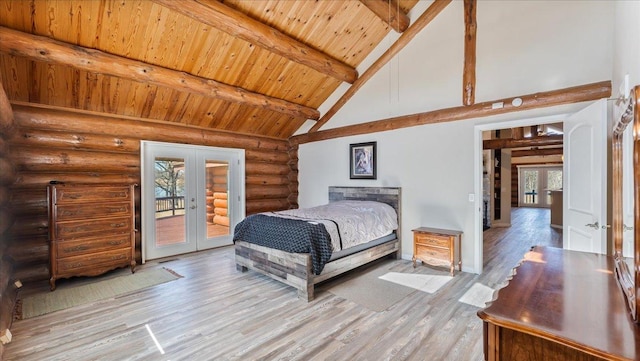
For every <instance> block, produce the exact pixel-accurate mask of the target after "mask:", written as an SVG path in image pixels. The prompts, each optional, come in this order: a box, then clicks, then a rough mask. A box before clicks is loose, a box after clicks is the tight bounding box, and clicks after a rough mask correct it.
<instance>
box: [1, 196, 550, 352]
mask: <svg viewBox="0 0 640 361" xmlns="http://www.w3.org/2000/svg"><path fill="white" fill-rule="evenodd" d="M512 221H513V226H512V227H511V228H492V229H489V230H487V231H485V233H484V239H485V253H484V259H485V272H484V273H483V274H482V275H475V274H470V273H458V274H457V275H456V276H455V277H454V279H453V280H451V281H449V282H448V283H447V284H446V285H445V286H444V287H443V288H441V289H440V290H439V291H437V292H435V293H433V294H429V293H424V292H419V291H418V292H414V293H413V294H411V295H410V296H408V297H406V298H405V299H403V300H402V301H400V302H399V303H396V304H395V305H394V306H392V307H391V308H389V309H387V310H386V311H384V312H374V311H370V310H368V309H366V308H364V307H362V306H360V305H358V304H355V303H353V302H351V301H348V300H345V299H342V298H339V297H337V296H334V295H333V294H331V293H330V292H328V291H326V289H327V288H329V287H330V285H331V284H330V283H329V284H325V285H323V286H322V287H321V288H320V290H319V291H318V292H317V298H316V299H315V300H314V301H313V302H311V303H308V304H307V303H305V302H302V301H299V300H298V299H297V298H296V291H295V290H294V289H293V288H290V287H287V286H285V285H282V284H280V283H278V282H276V281H272V280H271V279H269V278H267V277H264V276H261V275H258V274H257V273H254V272H246V273H240V272H237V271H236V269H235V264H234V262H233V249H232V248H230V247H226V248H221V249H216V250H213V251H207V252H200V253H197V254H192V255H184V256H178V257H174V259H169V260H164V261H165V262H162V263H161V262H150V263H147V264H146V265H144V266H142V267H167V268H170V269H172V270H174V271H175V272H177V273H179V274H181V275H183V276H184V278H181V279H179V280H176V281H173V282H169V283H166V284H163V285H159V286H156V287H152V288H148V289H146V290H142V291H139V292H135V293H133V294H129V295H126V296H123V297H119V298H115V299H110V300H105V301H101V302H98V303H95V304H90V305H84V306H78V307H75V308H72V309H67V310H62V311H58V312H54V313H51V314H48V315H44V316H40V317H36V318H32V319H27V320H20V321H15V322H14V324H13V326H12V329H11V331H12V333H13V341H12V342H11V343H10V344H8V345H7V348H6V351H5V355H4V356H5V357H4V358H5V359H6V360H23V361H27V360H171V361H177V360H474V361H475V360H481V359H482V323H481V321H480V319H479V318H478V317H477V315H476V312H477V311H478V310H479V308H478V307H474V306H471V305H468V304H466V303H462V302H459V301H458V299H459V298H460V297H461V296H462V295H463V294H464V293H465V292H466V291H467V290H468V289H469V288H470V287H471V286H473V285H474V284H475V283H481V284H484V285H486V286H489V287H493V288H498V287H499V286H500V285H501V284H503V282H504V280H505V278H506V277H507V275H508V274H509V272H510V271H511V269H512V267H513V266H515V265H516V264H517V262H518V261H519V260H520V259H521V258H522V256H523V255H524V253H525V252H526V251H527V250H528V249H529V248H530V247H531V246H533V245H536V244H542V245H554V246H559V245H560V244H561V235H560V234H559V233H558V232H557V231H556V230H554V229H552V228H550V227H549V211H548V210H543V209H531V208H529V209H528V208H516V209H514V211H513V214H512ZM463 242H471V240H463ZM394 271H397V272H420V273H424V274H437V275H446V274H447V273H448V270H446V269H436V268H431V267H424V266H422V267H418V268H416V269H415V270H414V269H413V267H412V266H411V262H410V261H408V260H401V261H397V263H396V265H395V266H394ZM116 272H127V271H126V270H119V271H116ZM73 282H74V281H72V280H69V281H61V282H60V284H59V287H63V286H64V283H66V284H72V283H73ZM333 282H339V279H338V280H335V281H333ZM22 292H48V291H47V284H46V283H44V282H43V284H42V285H32V286H30V288H29V289H27V290H24V291H22ZM147 325H148V327H149V329H150V330H152V331H153V333H154V334H155V337H156V338H157V340H158V342H159V344H160V345H161V346H162V348H163V349H164V352H165V353H164V354H161V353H160V351H159V349H158V348H157V347H156V346H155V344H154V341H153V340H152V338H151V337H150V335H149V333H148V331H147Z"/></svg>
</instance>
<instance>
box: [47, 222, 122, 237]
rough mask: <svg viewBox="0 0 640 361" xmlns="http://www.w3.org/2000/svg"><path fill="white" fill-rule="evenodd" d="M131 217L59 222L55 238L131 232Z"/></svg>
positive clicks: (56, 225) (56, 226)
mask: <svg viewBox="0 0 640 361" xmlns="http://www.w3.org/2000/svg"><path fill="white" fill-rule="evenodd" d="M131 223H132V219H131V217H114V218H102V219H91V220H78V221H66V222H57V223H56V224H55V225H54V227H55V239H57V240H59V241H64V240H72V239H77V238H84V237H96V236H103V235H113V234H129V233H130V232H131V230H132V229H133V225H132V224H131Z"/></svg>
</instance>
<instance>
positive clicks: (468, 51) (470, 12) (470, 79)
mask: <svg viewBox="0 0 640 361" xmlns="http://www.w3.org/2000/svg"><path fill="white" fill-rule="evenodd" d="M477 27H478V25H477V23H476V0H464V71H463V74H462V104H464V105H472V104H473V103H475V102H476V29H477Z"/></svg>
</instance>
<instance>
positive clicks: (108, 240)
mask: <svg viewBox="0 0 640 361" xmlns="http://www.w3.org/2000/svg"><path fill="white" fill-rule="evenodd" d="M54 247H55V248H56V256H57V257H58V258H65V257H73V256H79V255H83V254H87V253H95V252H104V251H110V250H117V249H121V248H129V249H130V248H131V236H130V235H129V234H128V233H126V234H120V235H115V236H106V237H96V238H83V239H79V240H75V241H60V242H55V246H54Z"/></svg>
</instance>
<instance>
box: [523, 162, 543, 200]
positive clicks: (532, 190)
mask: <svg viewBox="0 0 640 361" xmlns="http://www.w3.org/2000/svg"><path fill="white" fill-rule="evenodd" d="M522 179H523V183H524V184H523V202H522V203H523V204H524V205H535V204H538V202H539V194H540V191H539V189H538V188H539V187H538V171H537V170H524V171H523V172H522Z"/></svg>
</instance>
